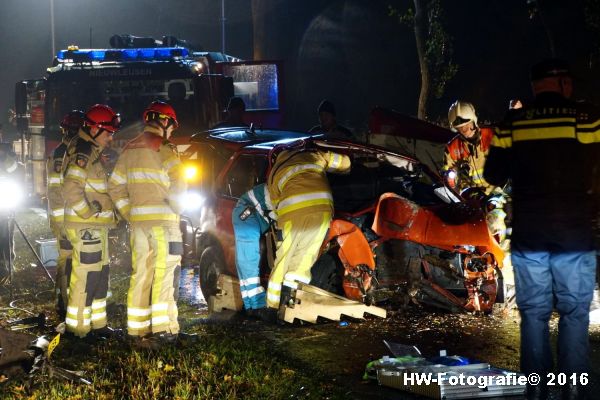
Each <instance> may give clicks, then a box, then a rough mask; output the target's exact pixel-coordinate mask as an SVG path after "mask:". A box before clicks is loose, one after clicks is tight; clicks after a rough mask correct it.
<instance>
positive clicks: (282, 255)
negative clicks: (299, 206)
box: [267, 207, 331, 308]
mask: <svg viewBox="0 0 600 400" xmlns="http://www.w3.org/2000/svg"><path fill="white" fill-rule="evenodd" d="M303 211H304V210H303ZM288 215H289V217H288ZM288 215H285V216H282V217H280V219H279V221H278V225H279V227H280V228H281V229H282V231H283V241H282V242H281V243H280V245H279V247H278V248H277V253H276V255H275V268H274V269H273V271H272V272H271V277H270V278H269V287H268V289H267V306H268V307H271V308H279V301H280V298H281V289H282V285H283V286H287V287H289V288H290V289H296V288H297V287H298V285H297V283H296V281H299V282H303V283H310V278H311V275H310V269H311V268H312V265H313V264H314V263H315V261H316V260H317V258H318V256H319V250H320V249H321V245H322V244H323V240H324V239H325V235H326V234H327V230H328V229H329V224H330V222H331V213H330V212H324V211H320V212H311V208H310V207H307V208H306V212H302V213H300V212H294V213H290V214H288Z"/></svg>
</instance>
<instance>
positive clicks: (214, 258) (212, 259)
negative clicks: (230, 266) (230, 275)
mask: <svg viewBox="0 0 600 400" xmlns="http://www.w3.org/2000/svg"><path fill="white" fill-rule="evenodd" d="M199 264H200V266H199V273H200V290H202V294H203V295H204V299H205V300H207V301H208V298H209V297H210V296H214V295H216V294H217V280H218V278H219V275H220V274H221V273H222V272H223V266H224V262H223V258H222V257H221V254H220V253H219V251H218V250H217V249H216V248H215V247H208V248H206V249H205V250H204V251H203V252H202V255H201V256H200V263H199Z"/></svg>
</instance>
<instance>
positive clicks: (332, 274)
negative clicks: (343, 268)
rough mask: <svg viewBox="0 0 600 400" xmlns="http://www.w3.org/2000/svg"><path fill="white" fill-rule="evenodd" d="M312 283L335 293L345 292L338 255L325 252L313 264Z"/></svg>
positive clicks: (311, 271)
mask: <svg viewBox="0 0 600 400" xmlns="http://www.w3.org/2000/svg"><path fill="white" fill-rule="evenodd" d="M310 273H311V280H310V284H311V285H313V286H316V287H318V288H321V289H323V290H327V291H328V292H331V293H335V294H343V288H342V274H341V272H340V268H338V259H337V257H335V256H333V255H331V254H329V253H325V254H323V255H322V256H321V257H319V259H318V260H317V261H316V262H315V263H314V264H313V266H312V268H311V270H310Z"/></svg>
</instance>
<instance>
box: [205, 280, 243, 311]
mask: <svg viewBox="0 0 600 400" xmlns="http://www.w3.org/2000/svg"><path fill="white" fill-rule="evenodd" d="M207 303H208V312H209V313H214V312H221V311H223V310H232V311H240V310H242V308H244V302H243V301H242V292H241V291H240V281H239V280H238V279H237V278H234V277H233V276H230V275H225V274H221V275H219V277H218V278H217V294H216V295H214V296H209V297H208V301H207Z"/></svg>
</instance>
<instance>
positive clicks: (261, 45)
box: [251, 0, 268, 60]
mask: <svg viewBox="0 0 600 400" xmlns="http://www.w3.org/2000/svg"><path fill="white" fill-rule="evenodd" d="M267 2H268V0H252V3H251V4H252V31H253V32H252V33H253V46H254V59H255V60H264V58H265V45H266V43H268V41H267V37H266V24H267V21H266V15H267V7H268V6H267Z"/></svg>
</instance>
